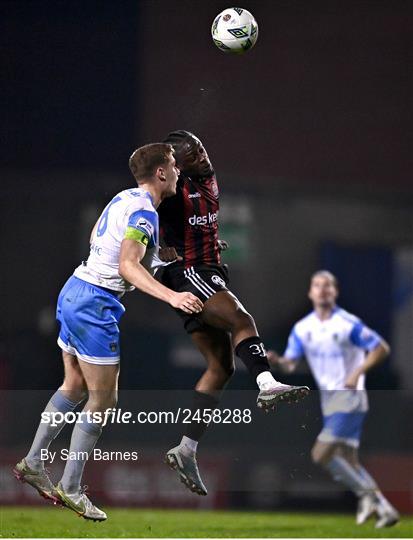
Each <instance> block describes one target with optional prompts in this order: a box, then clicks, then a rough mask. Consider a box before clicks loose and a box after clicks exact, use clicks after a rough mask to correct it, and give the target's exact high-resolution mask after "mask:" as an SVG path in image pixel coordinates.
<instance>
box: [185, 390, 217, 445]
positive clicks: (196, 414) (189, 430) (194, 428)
mask: <svg viewBox="0 0 413 540" xmlns="http://www.w3.org/2000/svg"><path fill="white" fill-rule="evenodd" d="M217 405H218V399H217V398H215V397H214V396H211V395H210V394H205V393H204V392H198V390H194V396H193V399H192V407H191V418H195V419H194V420H192V421H191V423H190V424H185V432H184V435H185V436H186V437H189V438H190V439H193V440H194V441H199V439H200V438H201V437H202V435H203V434H204V433H205V431H206V428H207V427H208V426H209V423H208V424H207V423H206V422H204V421H203V420H202V419H203V411H204V410H205V409H209V411H208V413H209V415H212V411H213V409H215V408H216V407H217ZM205 415H206V413H205ZM197 420H200V421H199V422H198V421H197Z"/></svg>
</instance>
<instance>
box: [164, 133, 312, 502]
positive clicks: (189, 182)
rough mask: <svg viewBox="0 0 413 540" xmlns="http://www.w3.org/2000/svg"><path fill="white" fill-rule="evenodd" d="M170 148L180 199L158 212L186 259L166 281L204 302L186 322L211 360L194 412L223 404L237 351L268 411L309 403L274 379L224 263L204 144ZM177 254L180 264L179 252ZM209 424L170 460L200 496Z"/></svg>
mask: <svg viewBox="0 0 413 540" xmlns="http://www.w3.org/2000/svg"><path fill="white" fill-rule="evenodd" d="M165 142H167V143H169V144H172V146H173V147H174V150H175V159H176V163H177V166H178V168H179V170H180V171H181V174H180V177H179V180H178V186H177V194H176V196H175V197H172V198H171V199H169V200H168V201H164V202H163V203H162V204H161V206H160V207H159V209H158V213H159V217H160V225H161V235H162V236H163V241H164V243H165V244H166V246H169V247H170V248H175V250H176V252H177V255H178V258H177V260H176V261H175V262H174V263H173V264H171V265H170V266H168V267H166V269H165V271H164V273H163V277H162V280H163V283H164V284H165V285H167V286H168V287H170V288H171V289H173V290H176V291H190V292H192V293H193V294H194V295H196V296H198V297H199V298H200V299H201V300H202V301H203V302H204V308H203V310H202V312H201V313H200V314H199V315H198V316H186V315H184V316H183V317H182V318H183V319H184V325H185V328H186V330H187V332H188V333H189V334H190V335H191V337H192V340H193V342H194V344H195V345H196V346H197V348H198V349H199V350H200V352H201V353H202V354H203V356H204V357H205V359H206V362H207V369H206V371H205V372H204V373H203V375H202V377H201V378H200V380H199V381H198V383H197V385H196V387H195V394H194V403H193V408H194V410H200V412H201V415H202V411H204V410H206V409H209V410H210V409H214V408H215V407H216V406H217V403H218V399H219V396H220V393H221V391H222V390H223V389H224V387H225V385H226V384H227V382H228V381H229V379H230V377H231V375H232V374H233V372H234V360H233V351H235V353H236V355H237V356H239V357H240V358H241V360H242V361H243V362H244V364H245V365H246V366H247V368H248V370H249V372H250V373H251V375H252V376H253V377H254V379H255V380H256V381H257V384H258V387H259V389H260V392H259V395H258V399H257V405H258V406H259V407H260V408H262V409H264V410H267V411H268V410H271V409H274V407H275V405H276V403H277V402H279V401H282V400H284V401H296V400H298V399H300V398H301V397H304V396H305V395H307V393H308V391H309V390H308V388H307V387H296V386H290V385H285V384H282V383H279V382H278V381H276V380H275V379H274V378H273V376H272V375H271V372H270V367H269V364H268V360H267V354H266V352H265V349H264V345H263V343H262V341H261V339H260V337H259V336H258V332H257V328H256V326H255V322H254V319H253V317H252V316H251V315H250V314H249V313H248V312H247V311H246V310H245V308H244V307H243V305H242V304H241V302H240V301H239V300H238V299H237V298H236V296H235V295H234V294H233V293H231V292H230V291H229V290H228V288H227V285H228V273H227V270H226V267H225V266H222V265H221V260H220V259H221V257H220V251H221V249H222V247H223V243H220V241H219V239H218V212H219V191H218V184H217V181H216V178H215V172H214V169H213V167H212V164H211V161H210V160H209V157H208V154H207V152H206V150H205V148H204V146H203V145H202V143H201V141H200V140H199V139H198V138H197V137H196V136H195V135H193V134H192V133H189V132H188V131H174V132H172V133H170V134H169V135H168V137H167V138H166V140H165ZM173 256H174V257H175V258H176V253H174V254H173ZM181 316H182V315H181ZM201 417H202V416H201ZM207 425H208V424H207V423H205V422H193V423H191V424H188V425H187V431H186V433H185V435H184V436H183V438H182V441H181V443H180V445H179V446H177V447H175V448H173V449H171V450H170V451H169V452H168V453H167V454H166V461H167V463H168V464H169V465H170V466H171V467H172V468H173V469H175V470H177V471H178V474H179V476H180V478H181V480H183V481H184V483H185V484H186V485H187V486H188V487H189V489H191V491H194V492H195V493H198V494H200V495H206V494H207V490H206V488H205V486H204V484H203V483H202V480H201V478H200V476H199V471H198V467H197V463H196V448H197V444H198V441H199V439H200V438H201V436H202V435H203V433H204V432H205V430H206V428H207Z"/></svg>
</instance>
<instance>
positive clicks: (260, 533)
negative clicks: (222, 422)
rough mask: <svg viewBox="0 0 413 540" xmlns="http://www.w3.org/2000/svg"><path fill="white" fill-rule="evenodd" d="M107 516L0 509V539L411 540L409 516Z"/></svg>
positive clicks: (119, 512) (131, 512) (113, 512)
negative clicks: (383, 519)
mask: <svg viewBox="0 0 413 540" xmlns="http://www.w3.org/2000/svg"><path fill="white" fill-rule="evenodd" d="M104 509H105V511H106V512H107V514H108V516H109V518H108V520H107V521H106V522H104V523H94V522H89V521H86V520H84V519H82V518H79V517H77V516H76V514H74V513H73V512H70V511H69V510H67V509H63V508H54V507H44V508H41V507H36V508H34V507H31V508H29V507H7V506H6V507H2V508H0V537H3V538H4V537H16V538H19V537H20V538H27V537H31V538H53V537H61V538H73V537H75V538H127V537H129V538H131V537H132V538H142V537H146V538H150V537H154V538H162V537H171V538H174V537H175V538H176V537H181V538H194V537H195V538H196V537H198V538H202V537H204V538H240V537H241V538H253V537H255V538H263V537H264V538H280V537H281V538H306V537H307V538H308V537H317V538H320V537H321V538H332V537H333V538H334V537H338V538H340V537H350V538H351V537H353V538H366V537H367V538H372V537H373V538H412V536H413V517H411V516H410V517H404V518H403V519H402V521H401V523H399V524H398V525H396V526H395V527H392V528H389V529H381V530H376V529H375V528H374V522H369V523H367V524H365V525H363V526H360V527H357V526H356V525H355V524H354V516H353V515H347V514H316V513H292V512H291V513H286V512H226V511H201V510H140V509H136V510H135V509H119V508H113V509H111V508H104Z"/></svg>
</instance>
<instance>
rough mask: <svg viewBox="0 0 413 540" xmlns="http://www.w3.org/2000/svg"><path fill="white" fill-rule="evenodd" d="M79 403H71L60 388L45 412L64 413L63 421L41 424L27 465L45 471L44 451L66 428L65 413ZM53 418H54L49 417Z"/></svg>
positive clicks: (27, 457)
mask: <svg viewBox="0 0 413 540" xmlns="http://www.w3.org/2000/svg"><path fill="white" fill-rule="evenodd" d="M76 405H77V402H74V401H71V400H70V399H69V398H68V397H67V396H66V395H65V394H64V393H63V392H62V391H61V390H60V388H59V389H58V390H57V391H56V392H55V393H54V394H53V396H52V397H51V398H50V401H49V403H48V404H47V405H46V408H45V409H44V411H43V412H46V413H49V415H51V414H56V413H62V414H61V416H62V417H63V419H62V420H61V421H59V422H56V425H53V424H54V422H40V424H39V427H38V428H37V431H36V435H35V437H34V439H33V442H32V446H31V448H30V450H29V452H28V454H27V456H26V458H25V459H26V463H27V465H28V466H29V467H30V468H31V469H34V470H35V471H42V470H43V469H44V463H43V461H42V460H41V457H40V456H41V452H42V450H45V449H48V448H49V446H50V443H51V442H52V441H53V440H54V439H55V438H56V437H57V436H58V435H59V433H60V432H61V431H62V429H63V428H64V426H65V424H66V422H65V420H64V416H63V415H64V413H67V412H70V411H73V410H74V409H75V408H76ZM49 418H52V416H49Z"/></svg>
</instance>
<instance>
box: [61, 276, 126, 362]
mask: <svg viewBox="0 0 413 540" xmlns="http://www.w3.org/2000/svg"><path fill="white" fill-rule="evenodd" d="M124 312H125V307H124V306H123V304H121V303H120V302H119V299H118V298H117V295H116V292H113V294H112V293H111V292H109V291H108V290H105V289H103V288H101V287H98V286H97V285H92V284H91V283H88V282H86V281H83V280H82V279H79V278H77V277H75V276H71V277H70V278H69V279H68V280H67V282H66V283H65V285H64V287H63V289H62V290H61V291H60V294H59V298H58V300H57V310H56V318H57V320H58V321H59V322H60V333H59V338H58V340H57V343H58V345H59V347H60V348H61V349H63V350H64V351H66V352H68V353H70V354H73V355H74V356H77V357H78V358H80V359H81V360H83V361H84V362H88V363H90V364H100V365H109V364H118V363H119V360H120V346H119V327H118V323H119V320H120V318H121V317H122V315H123V313H124Z"/></svg>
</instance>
